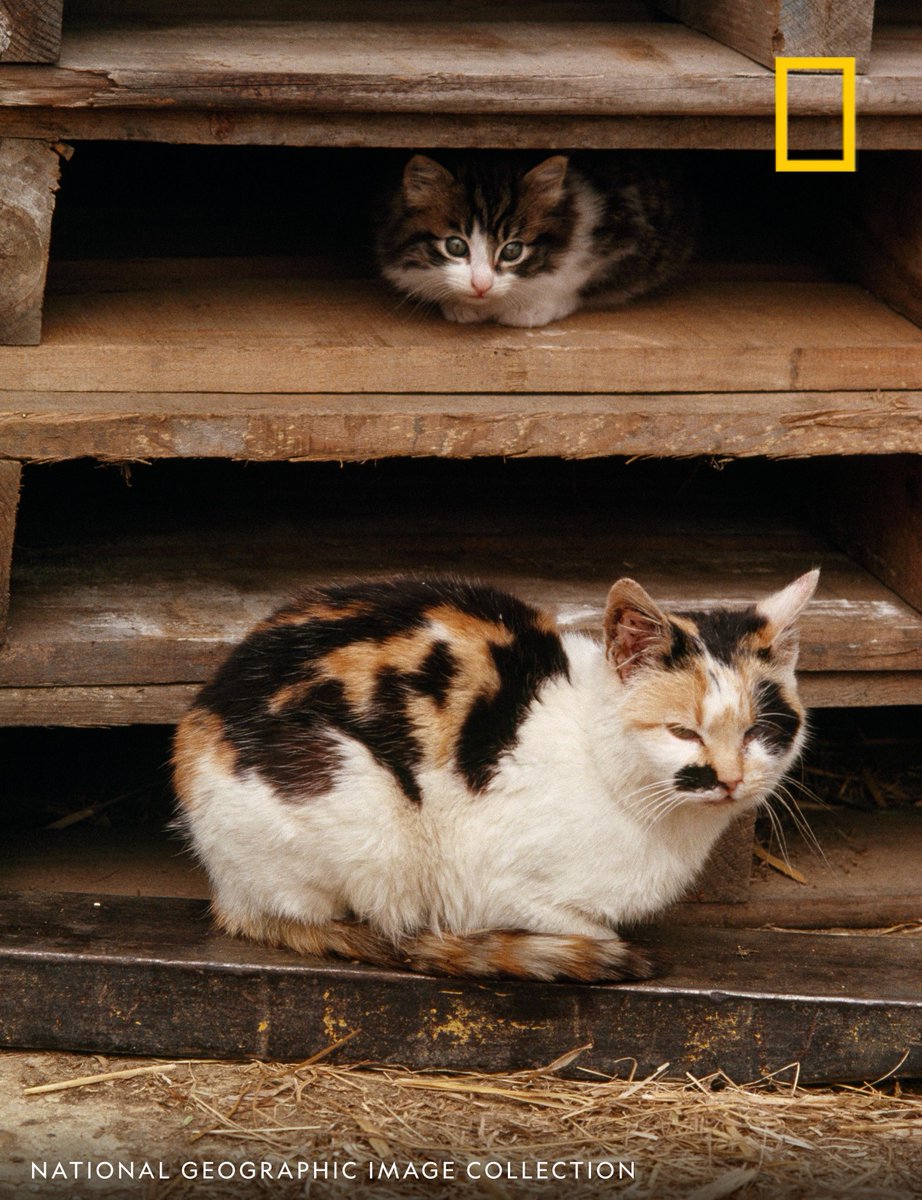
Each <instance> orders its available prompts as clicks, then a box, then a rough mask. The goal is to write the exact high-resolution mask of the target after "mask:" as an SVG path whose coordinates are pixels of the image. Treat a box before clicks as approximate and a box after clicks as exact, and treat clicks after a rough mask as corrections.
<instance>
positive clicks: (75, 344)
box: [0, 263, 922, 454]
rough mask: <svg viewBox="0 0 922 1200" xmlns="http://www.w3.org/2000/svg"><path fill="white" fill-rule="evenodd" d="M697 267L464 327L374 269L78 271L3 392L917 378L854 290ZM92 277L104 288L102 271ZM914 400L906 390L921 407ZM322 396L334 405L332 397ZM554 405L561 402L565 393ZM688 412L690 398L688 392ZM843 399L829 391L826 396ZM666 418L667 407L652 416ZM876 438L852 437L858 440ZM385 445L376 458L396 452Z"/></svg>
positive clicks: (11, 362) (626, 385)
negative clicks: (655, 287)
mask: <svg viewBox="0 0 922 1200" xmlns="http://www.w3.org/2000/svg"><path fill="white" fill-rule="evenodd" d="M713 274H714V272H713V270H710V271H709V270H704V271H701V272H697V273H693V274H692V276H691V277H690V278H689V279H687V280H686V281H685V282H684V283H681V284H679V285H677V286H676V287H674V288H672V289H670V290H669V291H668V292H666V293H664V294H663V295H660V296H656V297H654V298H650V299H646V300H641V301H639V302H637V303H634V304H631V305H629V306H627V307H626V308H624V309H619V310H615V311H608V312H604V311H598V312H579V313H576V314H574V315H573V316H571V317H568V318H566V319H565V320H563V321H559V322H556V323H554V324H553V325H550V326H546V327H544V328H539V329H510V328H506V327H503V326H498V325H478V326H472V325H464V326H461V325H456V324H453V323H452V322H448V321H445V320H443V319H442V318H441V317H440V316H437V315H432V314H428V313H425V312H421V311H420V310H419V309H418V308H415V307H414V306H412V305H410V304H408V303H406V302H405V301H402V300H401V298H400V297H399V296H396V295H395V294H394V293H392V292H391V291H390V290H389V289H388V288H386V287H385V286H384V285H383V284H382V283H380V282H378V281H374V280H368V279H358V280H356V279H352V280H349V279H338V278H309V277H301V278H297V277H294V278H293V277H291V276H285V277H277V278H273V277H266V276H265V275H263V274H262V273H261V272H257V273H256V274H254V275H252V276H247V274H246V267H245V265H243V266H242V267H241V269H240V272H239V273H238V274H236V275H234V274H228V273H225V272H223V271H217V272H214V271H211V270H207V269H206V270H204V271H203V272H201V273H200V272H197V270H196V266H195V264H189V265H187V266H186V267H185V268H178V269H177V271H176V276H175V277H174V278H170V276H169V275H165V274H164V273H163V272H162V271H161V270H159V269H154V270H152V272H151V275H150V276H148V275H147V274H146V273H145V265H144V264H143V263H127V264H114V265H113V266H112V267H110V268H108V269H107V271H106V273H105V274H104V275H102V276H100V275H99V274H98V273H94V269H93V267H92V265H91V266H90V267H88V269H87V278H86V282H85V283H84V284H83V285H81V283H80V274H79V270H78V269H72V270H71V271H70V272H69V275H68V279H67V283H66V285H65V286H64V287H63V288H62V289H61V290H58V291H52V292H51V294H49V296H48V297H47V300H46V306H45V319H44V327H43V343H42V345H41V346H34V347H33V346H0V380H2V384H3V387H4V389H6V393H7V397H8V400H11V401H13V402H15V400H16V398H17V397H21V396H22V394H23V393H24V392H32V393H34V394H35V395H36V396H37V397H38V398H40V399H41V400H42V402H44V403H52V404H53V403H54V400H53V396H54V395H58V394H61V393H65V394H66V393H74V392H75V391H79V392H82V393H84V394H85V395H87V396H92V397H94V399H93V401H92V405H93V407H92V408H91V409H90V411H99V395H100V394H102V393H129V392H140V393H143V394H150V393H151V392H159V391H164V392H167V393H171V394H175V393H192V394H201V393H210V394H218V395H220V394H235V395H253V394H267V393H271V394H274V395H278V394H291V395H303V394H304V393H319V394H321V395H323V394H329V393H337V394H343V395H353V394H356V393H367V394H369V395H371V396H380V394H381V393H432V394H434V395H442V394H444V393H445V392H446V391H451V392H459V393H464V394H467V395H481V396H487V397H491V396H495V395H496V394H497V393H511V394H525V393H532V394H538V395H540V394H542V393H549V392H557V393H578V394H581V393H583V394H584V393H591V394H595V395H600V396H606V395H611V394H612V393H617V394H619V395H626V396H631V395H636V394H637V393H651V394H652V393H657V394H665V395H669V396H671V397H674V396H675V395H676V394H677V393H714V392H729V393H732V394H734V395H738V394H740V393H753V392H786V393H801V392H811V391H831V392H850V391H858V392H868V391H870V390H878V389H880V390H882V391H884V392H886V391H888V390H889V391H893V390H908V391H913V392H917V391H918V390H920V389H922V329H919V328H918V327H917V326H916V325H914V324H913V323H912V322H911V321H908V320H906V319H905V318H904V317H901V316H898V315H897V314H896V313H894V312H893V311H892V310H891V309H889V308H887V307H886V306H885V305H884V304H882V303H881V302H880V301H878V300H875V299H874V298H873V297H872V296H871V295H870V294H869V293H868V292H866V291H864V289H862V288H860V287H858V286H856V285H854V284H847V283H838V282H828V281H826V280H823V279H819V280H808V281H799V280H793V281H792V280H789V279H784V278H782V279H776V278H766V279H762V280H751V279H744V280H740V279H738V278H732V277H730V278H722V279H721V278H713ZM92 280H95V282H91V281H92ZM915 399H916V397H911V398H910V403H912V402H913V401H914V400H915ZM321 403H322V401H321ZM558 403H560V402H558ZM688 404H689V406H690V407H693V405H694V401H691V400H690V401H688ZM832 407H833V409H834V408H835V400H833V404H832ZM654 411H655V410H654ZM863 449H864V443H863V442H862V441H861V439H860V438H859V439H857V444H856V450H863ZM388 452H389V448H388V446H387V444H386V443H385V444H384V445H382V446H381V449H380V453H382V454H387V453H388Z"/></svg>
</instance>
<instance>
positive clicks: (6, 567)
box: [0, 461, 22, 646]
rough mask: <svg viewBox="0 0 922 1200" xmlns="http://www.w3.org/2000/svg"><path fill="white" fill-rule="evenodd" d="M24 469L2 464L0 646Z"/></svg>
mask: <svg viewBox="0 0 922 1200" xmlns="http://www.w3.org/2000/svg"><path fill="white" fill-rule="evenodd" d="M21 477H22V468H21V467H20V465H19V463H18V462H10V461H6V462H0V646H2V645H3V642H4V641H5V640H6V623H7V616H8V614H9V611H10V567H11V564H12V561H13V537H14V534H15V532H16V512H17V509H18V508H19V488H20V483H21Z"/></svg>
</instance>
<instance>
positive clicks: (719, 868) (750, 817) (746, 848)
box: [686, 812, 756, 905]
mask: <svg viewBox="0 0 922 1200" xmlns="http://www.w3.org/2000/svg"><path fill="white" fill-rule="evenodd" d="M755 827H756V816H755V812H749V813H745V814H744V815H743V816H741V817H738V818H737V819H736V821H734V823H733V824H732V825H731V826H730V828H729V829H728V830H727V831H726V832H725V833H724V834H723V836H722V837H721V839H720V841H719V842H718V843H717V845H716V846H715V847H714V849H713V850H712V851H711V854H710V857H709V858H708V860H707V863H706V864H705V867H704V870H703V871H702V873H701V875H700V876H699V877H698V879H697V880H696V881H695V883H694V884H693V885H692V887H691V889H690V891H689V895H688V896H687V898H686V900H687V901H694V902H695V903H696V904H724V905H727V904H730V905H733V904H743V903H744V902H745V901H746V900H747V899H748V898H749V889H750V877H751V873H752V840H753V837H754V836H755Z"/></svg>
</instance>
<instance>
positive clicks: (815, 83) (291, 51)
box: [2, 0, 922, 143]
mask: <svg viewBox="0 0 922 1200" xmlns="http://www.w3.org/2000/svg"><path fill="white" fill-rule="evenodd" d="M848 2H849V0H843V3H848ZM920 30H922V26H908V27H907V26H889V27H887V28H885V29H884V30H883V32H882V33H881V36H880V39H879V42H878V44H877V45H876V46H875V54H874V60H873V63H872V67H871V70H870V71H869V72H868V74H866V75H865V76H863V77H862V78H861V80H860V82H859V90H858V108H859V111H860V112H861V113H862V114H864V115H866V116H870V117H873V116H888V117H894V116H911V115H919V114H920V113H922V64H920V63H919V61H918V56H917V54H916V53H915V51H916V50H917V48H918V38H919V36H920ZM536 64H539V66H536ZM2 104H3V106H4V107H6V108H18V109H35V110H48V109H55V108H59V107H64V108H74V107H76V108H93V109H96V110H99V111H100V116H101V118H102V112H103V111H104V110H108V111H110V112H111V114H112V115H111V116H110V117H109V120H113V121H119V120H121V119H123V116H119V114H124V113H125V111H126V110H132V111H133V112H135V113H137V112H138V110H150V109H162V108H165V107H169V108H173V109H175V110H177V111H199V112H200V111H202V110H203V109H209V108H214V109H216V110H221V109H225V108H226V109H231V110H235V111H246V110H258V111H262V112H278V111H282V110H289V111H293V110H297V111H301V112H314V113H321V112H324V113H348V112H352V113H368V114H374V113H413V114H419V116H420V119H421V120H423V119H424V118H425V115H426V114H461V113H463V114H465V115H467V114H470V115H475V114H480V115H485V114H491V113H492V114H503V115H507V114H514V113H523V114H531V115H539V114H540V115H544V116H554V117H560V116H566V115H571V116H576V115H581V116H599V117H601V116H619V115H620V116H627V115H632V116H639V117H646V116H677V117H686V118H687V117H700V116H716V117H740V116H750V117H752V116H758V117H762V118H765V119H766V121H767V122H769V123H770V122H771V119H772V117H773V114H774V78H773V73H772V71H770V70H768V69H767V68H765V67H763V66H759V65H757V64H755V63H753V62H752V61H751V60H750V59H749V58H747V57H745V56H744V55H742V54H739V53H738V52H737V51H735V50H731V49H729V48H727V47H726V46H722V45H720V44H719V43H718V42H716V41H713V40H712V39H709V38H707V37H704V36H703V35H701V34H700V33H696V32H694V31H692V30H690V29H687V28H685V27H684V26H683V25H679V24H670V23H668V22H667V23H662V24H655V23H617V22H603V21H595V22H593V21H573V22H546V23H542V22H534V23H530V22H528V23H526V22H522V23H520V24H516V23H514V22H480V23H477V22H472V23H464V24H451V23H443V22H440V21H437V20H433V21H419V22H415V23H413V24H412V25H408V24H406V23H403V22H397V21H394V22H389V21H374V20H366V21H322V22H310V21H303V22H290V21H289V22H284V21H276V22H272V21H266V22H249V23H247V22H233V21H227V20H225V21H199V22H196V21H195V20H194V19H190V20H186V21H176V22H175V23H172V24H171V23H170V22H168V21H164V22H154V23H150V22H146V23H145V22H138V23H132V22H130V21H126V22H123V23H121V24H115V23H113V24H110V25H99V26H91V27H88V28H78V29H73V30H68V31H67V32H66V34H65V37H64V41H63V45H62V49H61V56H60V60H59V64H58V65H57V66H55V67H49V68H42V69H39V68H36V67H25V66H23V67H16V68H11V69H10V71H9V72H5V74H4V88H3V96H2ZM791 113H792V115H794V116H795V117H807V116H815V117H816V116H819V117H838V116H839V114H840V113H841V83H840V80H839V79H838V78H836V77H830V76H828V75H811V76H804V77H803V78H802V79H800V80H798V86H797V88H796V89H793V88H792V89H791ZM419 140H420V139H419V136H417V139H416V141H417V143H418V142H419Z"/></svg>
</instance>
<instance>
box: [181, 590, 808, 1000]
mask: <svg viewBox="0 0 922 1200" xmlns="http://www.w3.org/2000/svg"><path fill="white" fill-rule="evenodd" d="M817 579H818V572H817V571H811V572H809V573H808V574H806V575H803V576H801V577H800V578H799V579H797V580H795V581H794V582H793V583H792V584H790V585H789V586H788V587H786V588H784V589H783V590H782V591H779V592H777V593H775V594H773V595H771V596H769V597H768V598H767V599H765V600H762V601H760V602H759V603H758V604H753V605H750V606H749V607H747V608H744V609H742V610H735V611H733V610H730V609H724V608H718V609H714V610H711V611H708V612H681V613H679V612H675V613H671V614H670V613H666V612H664V611H663V610H662V609H661V608H660V607H659V606H658V605H657V604H656V603H655V602H654V601H653V600H652V599H651V598H650V596H648V595H647V593H646V592H645V591H644V590H643V588H641V587H640V586H639V585H638V584H637V583H635V582H634V581H633V580H630V579H622V580H619V581H618V582H617V583H616V584H615V585H614V586H613V587H612V589H611V591H610V593H609V596H608V603H607V608H606V611H605V616H604V642H602V643H599V642H597V641H595V640H594V639H592V638H591V637H589V636H587V635H585V634H579V633H572V632H570V633H561V632H560V631H559V630H558V628H557V627H556V625H555V623H554V621H553V620H552V619H551V618H550V617H549V616H548V615H546V614H545V613H542V612H540V611H537V610H536V609H534V608H532V607H530V606H529V605H527V604H525V603H523V602H522V601H521V600H518V599H516V598H515V597H514V596H511V595H508V594H505V593H503V592H499V591H495V590H493V589H492V588H489V587H485V586H481V585H475V584H471V583H463V582H458V581H456V580H451V579H437V580H414V579H407V578H399V579H392V580H386V581H379V582H362V583H355V584H350V585H341V586H330V587H323V588H319V589H317V590H315V591H311V592H308V593H306V594H305V595H303V596H301V597H300V598H299V599H298V600H296V601H295V602H293V603H291V604H289V605H288V606H286V607H284V608H281V609H279V611H278V612H276V613H275V614H274V615H273V616H271V617H269V618H268V620H266V621H264V622H263V623H262V624H261V625H258V626H257V627H256V629H254V630H253V632H252V633H251V634H250V635H249V636H248V637H247V638H246V639H245V640H244V641H243V642H242V643H241V644H240V645H239V646H238V647H237V648H236V650H234V651H233V652H232V653H231V655H230V657H229V658H228V659H227V661H226V662H225V664H224V666H223V667H221V669H220V670H219V671H218V673H217V675H216V676H215V678H214V679H213V680H212V682H211V683H209V684H207V685H206V686H205V687H204V688H203V690H202V691H201V693H200V694H199V696H198V698H197V699H196V701H195V703H194V704H193V706H192V708H191V710H190V711H189V712H188V713H187V714H186V716H185V717H184V718H183V720H182V722H181V723H180V725H179V729H178V732H177V735H176V742H175V751H174V766H175V783H176V790H177V792H178V795H179V801H180V806H181V808H180V823H181V824H182V826H184V827H185V830H186V831H187V833H188V836H189V838H190V839H191V842H192V845H193V847H194V849H195V852H196V853H197V855H198V856H199V858H200V859H201V861H202V862H203V863H204V865H205V866H206V868H207V870H208V873H209V876H210V878H211V883H212V886H213V893H214V898H213V910H214V914H215V916H216V918H217V921H218V923H219V924H220V925H221V926H223V928H224V929H226V930H228V931H229V932H230V933H233V934H242V935H245V936H247V937H250V938H254V939H256V940H257V941H259V942H263V943H266V944H269V945H273V946H285V947H289V948H291V949H294V950H296V951H299V952H302V953H305V954H335V955H340V956H343V957H346V958H351V959H361V960H365V961H366V962H371V963H376V964H379V965H384V966H388V967H405V968H409V969H411V970H416V971H433V972H441V973H445V974H448V975H470V976H483V977H490V976H494V977H495V976H506V977H515V978H520V979H571V980H621V979H634V978H643V977H646V976H647V975H648V974H649V972H650V967H649V964H648V963H647V961H646V959H645V958H644V956H643V954H642V953H641V952H640V951H638V950H636V949H633V948H632V947H630V946H628V945H627V944H626V943H625V942H623V941H622V940H621V938H620V937H619V936H618V935H617V933H616V932H615V927H616V926H617V925H618V924H619V922H632V921H636V920H638V919H639V918H643V917H647V916H649V915H650V914H652V913H654V912H656V911H657V910H658V909H660V908H662V907H663V906H664V905H666V904H668V903H670V902H671V901H673V900H675V899H676V898H678V897H679V896H680V895H681V894H682V892H683V891H684V889H685V888H686V887H687V886H688V885H689V884H690V883H691V881H692V880H693V879H694V878H695V876H696V874H697V873H698V871H699V870H700V868H701V867H702V865H703V864H704V861H705V859H706V858H707V855H708V852H709V851H710V849H711V847H712V845H713V844H714V842H715V841H716V839H717V838H718V836H719V835H720V833H721V832H722V831H723V830H724V829H725V828H726V827H727V825H728V824H729V823H730V821H731V820H732V819H733V818H734V817H736V816H737V815H738V814H740V813H742V812H744V811H745V810H747V809H751V808H754V807H755V806H757V805H758V804H760V803H761V802H762V801H763V800H765V799H766V798H767V797H768V796H769V795H770V794H771V792H772V790H773V789H774V788H775V787H776V785H777V784H778V782H779V780H780V779H781V777H782V775H783V774H784V772H785V771H786V770H787V769H788V768H789V767H790V766H791V764H792V763H793V762H794V760H795V758H796V757H797V755H798V753H799V751H800V749H801V746H802V743H803V740H804V711H803V708H802V706H801V704H800V702H799V700H798V696H797V687H796V683H795V678H794V668H795V663H796V659H797V634H796V631H795V622H796V620H797V617H798V615H799V614H800V612H801V611H802V610H803V608H804V606H805V605H806V604H807V602H808V601H809V599H810V597H811V596H812V594H813V591H814V589H815V587H816V584H817Z"/></svg>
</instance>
